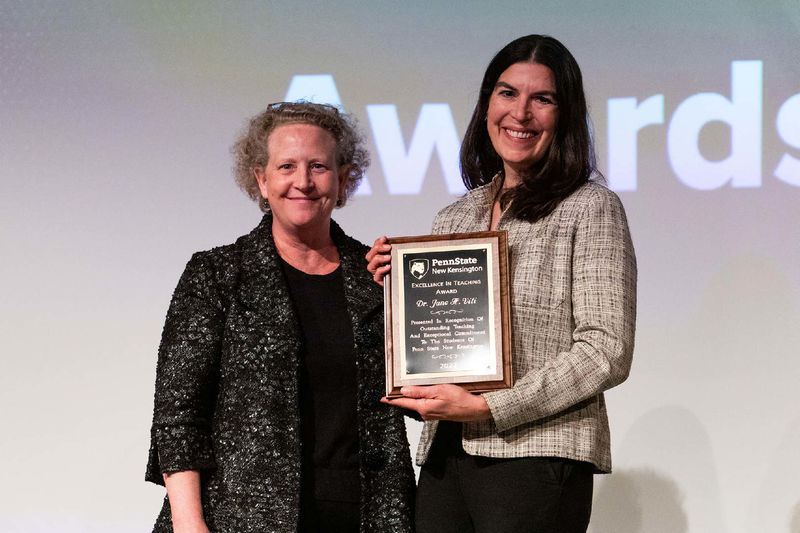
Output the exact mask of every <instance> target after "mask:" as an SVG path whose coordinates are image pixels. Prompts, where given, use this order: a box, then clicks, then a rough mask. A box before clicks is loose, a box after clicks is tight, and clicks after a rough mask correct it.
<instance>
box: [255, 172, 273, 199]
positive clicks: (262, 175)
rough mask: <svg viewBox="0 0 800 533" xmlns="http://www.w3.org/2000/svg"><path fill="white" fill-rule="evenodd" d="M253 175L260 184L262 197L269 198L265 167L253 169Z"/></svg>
mask: <svg viewBox="0 0 800 533" xmlns="http://www.w3.org/2000/svg"><path fill="white" fill-rule="evenodd" d="M253 175H254V176H255V178H256V182H258V189H259V190H260V191H261V197H262V198H267V199H269V198H268V197H267V173H266V172H264V167H255V168H254V169H253Z"/></svg>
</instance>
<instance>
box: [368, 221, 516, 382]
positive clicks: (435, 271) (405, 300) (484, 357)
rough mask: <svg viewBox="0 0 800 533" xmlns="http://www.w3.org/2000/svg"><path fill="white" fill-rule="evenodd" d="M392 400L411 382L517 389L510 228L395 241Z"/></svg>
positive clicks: (389, 317) (387, 295)
mask: <svg viewBox="0 0 800 533" xmlns="http://www.w3.org/2000/svg"><path fill="white" fill-rule="evenodd" d="M388 242H389V244H391V245H392V251H391V265H392V268H391V272H390V274H389V275H387V276H386V277H385V278H384V283H383V287H384V301H385V303H384V305H385V316H386V396H388V397H390V398H396V397H399V396H402V395H401V394H400V387H403V386H404V385H433V384H437V383H454V384H458V385H460V386H462V387H464V388H465V389H467V390H470V391H473V392H486V391H490V390H495V389H502V388H508V387H511V385H512V374H511V333H510V329H511V328H510V325H509V317H510V303H509V292H508V287H509V283H508V245H507V242H506V232H505V231H486V232H480V233H459V234H451V235H424V236H419V237H397V238H392V239H389V241H388Z"/></svg>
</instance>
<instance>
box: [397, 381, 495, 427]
mask: <svg viewBox="0 0 800 533" xmlns="http://www.w3.org/2000/svg"><path fill="white" fill-rule="evenodd" d="M400 392H401V393H402V394H403V396H402V397H401V398H385V397H384V398H381V401H382V402H383V403H386V404H389V405H395V406H397V407H402V408H404V409H411V410H413V411H416V412H418V413H419V414H420V415H421V416H422V419H423V420H452V421H454V422H470V421H473V420H487V419H489V418H492V412H491V411H490V410H489V406H488V405H487V404H486V400H484V399H483V396H481V395H479V394H472V393H471V392H468V391H466V390H465V389H463V388H461V387H459V386H458V385H451V384H449V383H446V384H443V385H426V386H408V387H403V388H402V389H400Z"/></svg>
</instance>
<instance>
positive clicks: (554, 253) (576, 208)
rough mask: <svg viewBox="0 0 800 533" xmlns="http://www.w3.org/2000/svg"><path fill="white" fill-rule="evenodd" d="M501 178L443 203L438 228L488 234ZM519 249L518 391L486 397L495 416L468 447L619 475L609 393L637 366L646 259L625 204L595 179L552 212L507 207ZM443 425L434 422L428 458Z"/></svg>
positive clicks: (477, 427) (511, 237)
mask: <svg viewBox="0 0 800 533" xmlns="http://www.w3.org/2000/svg"><path fill="white" fill-rule="evenodd" d="M500 186H501V180H500V178H495V180H494V181H493V182H492V183H490V184H488V185H485V186H483V187H480V188H477V189H474V190H472V191H470V192H468V193H467V194H466V195H465V196H464V197H462V198H461V199H460V200H458V201H456V202H455V203H453V204H451V205H449V206H448V207H445V208H444V209H442V210H441V211H440V212H439V214H438V215H437V216H436V220H435V221H434V223H433V233H437V234H442V233H465V232H471V231H486V230H487V229H488V228H489V215H490V213H491V209H492V201H493V198H494V196H495V192H496V191H497V189H498V187H500ZM498 229H500V230H506V231H507V232H508V242H509V247H510V254H511V271H510V278H511V318H512V337H513V365H514V382H515V383H514V387H513V388H511V389H506V390H500V391H495V392H490V393H485V394H484V395H483V397H484V398H485V399H486V403H487V404H488V405H489V408H490V409H491V412H492V417H493V418H492V419H491V420H485V421H478V422H468V423H465V424H464V426H463V446H464V450H465V451H466V452H467V453H469V454H472V455H481V456H487V457H531V456H546V457H564V458H568V459H577V460H580V461H587V462H590V463H592V464H594V465H595V467H596V471H597V472H610V471H611V450H610V448H611V441H610V434H609V428H608V417H607V415H606V404H605V400H604V398H603V391H605V390H607V389H610V388H611V387H613V386H615V385H618V384H619V383H621V382H623V381H624V380H625V379H626V378H627V377H628V373H629V372H630V368H631V358H632V356H633V340H634V331H635V327H636V258H635V256H634V251H633V244H632V243H631V237H630V233H629V231H628V223H627V220H626V218H625V211H624V209H623V207H622V203H621V202H620V200H619V198H618V197H617V195H616V194H614V193H613V192H612V191H610V190H608V189H607V188H606V187H604V186H603V185H600V184H597V183H588V184H586V185H583V186H581V187H580V188H579V189H578V190H577V191H575V192H574V193H573V194H572V195H570V196H569V197H568V198H566V199H565V200H564V201H562V202H561V204H559V206H558V207H557V208H556V209H555V211H553V213H551V214H550V215H548V216H547V217H545V218H543V219H541V220H539V221H537V222H535V223H532V224H531V223H528V222H522V221H519V220H515V219H512V218H511V217H509V216H507V215H506V214H504V215H503V216H502V217H501V219H500V223H499V225H498ZM436 427H437V422H426V423H425V427H424V428H423V431H422V437H421V439H420V443H419V448H418V450H417V463H418V464H423V463H424V462H425V460H426V458H427V456H428V451H429V450H430V447H431V443H432V442H433V437H434V434H435V432H436Z"/></svg>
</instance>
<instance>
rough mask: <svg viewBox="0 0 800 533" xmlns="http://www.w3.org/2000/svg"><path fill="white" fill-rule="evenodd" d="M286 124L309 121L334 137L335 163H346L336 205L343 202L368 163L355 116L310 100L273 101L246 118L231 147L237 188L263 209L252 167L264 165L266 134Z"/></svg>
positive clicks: (353, 189)
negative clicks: (340, 196)
mask: <svg viewBox="0 0 800 533" xmlns="http://www.w3.org/2000/svg"><path fill="white" fill-rule="evenodd" d="M286 124H310V125H312V126H318V127H320V128H322V129H323V130H325V131H327V132H328V133H330V134H331V135H332V136H333V138H334V140H335V141H336V152H337V153H336V163H337V164H338V165H339V167H342V166H347V167H349V169H350V170H349V172H348V175H347V185H346V187H345V191H344V197H343V198H340V202H339V203H337V207H341V206H343V205H344V204H345V203H346V201H347V198H348V197H349V196H350V194H352V193H353V191H355V190H356V188H357V187H358V183H359V182H360V181H361V179H362V178H363V177H364V172H365V171H366V169H367V167H368V166H369V153H368V152H367V149H366V148H365V143H364V137H363V136H362V135H361V133H360V132H359V131H358V128H357V123H356V119H355V118H354V117H353V116H352V115H349V114H347V113H344V112H342V111H339V109H337V108H336V107H334V106H332V105H327V104H313V103H311V102H302V101H301V102H277V103H274V104H270V105H268V106H267V109H266V110H265V111H264V112H262V113H259V114H258V115H256V116H255V117H253V118H252V119H250V122H249V124H248V125H247V127H245V128H244V129H243V130H242V133H241V135H240V136H239V138H238V140H237V141H236V143H234V145H233V146H232V147H231V153H232V154H233V159H234V163H233V177H234V179H235V180H236V183H237V184H238V185H239V188H240V189H242V190H243V191H244V192H245V194H247V196H249V197H250V199H252V200H253V201H255V202H258V205H259V207H260V208H261V210H262V211H263V212H265V213H267V212H269V203H268V202H267V201H266V199H264V198H262V197H261V191H260V190H259V188H258V182H257V181H256V177H255V173H254V171H255V170H256V169H258V168H263V167H265V166H266V165H267V161H268V159H269V153H268V144H267V141H268V140H269V136H270V134H271V133H272V132H273V131H274V130H275V128H277V127H278V126H283V125H286Z"/></svg>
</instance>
